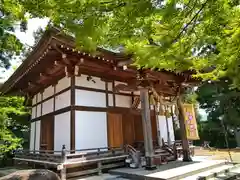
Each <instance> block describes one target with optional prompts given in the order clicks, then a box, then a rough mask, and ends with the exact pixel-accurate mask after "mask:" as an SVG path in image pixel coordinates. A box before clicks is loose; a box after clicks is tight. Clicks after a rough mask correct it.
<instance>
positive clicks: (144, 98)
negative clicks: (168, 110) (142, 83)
mask: <svg viewBox="0 0 240 180" xmlns="http://www.w3.org/2000/svg"><path fill="white" fill-rule="evenodd" d="M140 100H141V109H142V124H143V135H144V147H145V157H146V169H148V170H153V169H156V165H155V164H154V158H153V156H154V149H153V142H152V126H151V116H150V106H149V93H148V89H147V88H144V89H140Z"/></svg>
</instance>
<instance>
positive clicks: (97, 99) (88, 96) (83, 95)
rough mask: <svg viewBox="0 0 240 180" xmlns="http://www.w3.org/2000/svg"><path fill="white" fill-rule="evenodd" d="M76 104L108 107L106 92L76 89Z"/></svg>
mask: <svg viewBox="0 0 240 180" xmlns="http://www.w3.org/2000/svg"><path fill="white" fill-rule="evenodd" d="M75 98H76V99H75V100H76V105H78V106H91V107H106V94H105V93H101V92H93V91H85V90H79V89H76V97H75Z"/></svg>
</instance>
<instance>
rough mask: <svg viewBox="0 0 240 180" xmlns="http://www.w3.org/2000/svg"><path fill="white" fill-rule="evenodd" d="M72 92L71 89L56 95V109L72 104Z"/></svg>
mask: <svg viewBox="0 0 240 180" xmlns="http://www.w3.org/2000/svg"><path fill="white" fill-rule="evenodd" d="M70 104H71V92H70V90H68V91H66V92H64V93H61V94H59V95H58V96H56V97H55V111H56V110H58V109H62V108H65V107H68V106H70Z"/></svg>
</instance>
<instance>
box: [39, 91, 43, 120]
mask: <svg viewBox="0 0 240 180" xmlns="http://www.w3.org/2000/svg"><path fill="white" fill-rule="evenodd" d="M42 101H43V92H41V102H42ZM42 114H43V103H41V115H40V116H42Z"/></svg>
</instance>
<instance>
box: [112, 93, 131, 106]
mask: <svg viewBox="0 0 240 180" xmlns="http://www.w3.org/2000/svg"><path fill="white" fill-rule="evenodd" d="M115 101H116V106H117V107H127V108H129V107H131V103H132V97H131V96H123V95H117V94H116V95H115Z"/></svg>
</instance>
